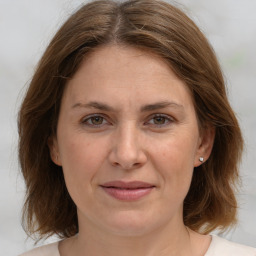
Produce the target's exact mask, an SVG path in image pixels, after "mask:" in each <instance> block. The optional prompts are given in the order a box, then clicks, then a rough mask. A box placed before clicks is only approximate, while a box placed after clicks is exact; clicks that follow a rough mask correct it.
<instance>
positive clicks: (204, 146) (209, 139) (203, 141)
mask: <svg viewBox="0 0 256 256" xmlns="http://www.w3.org/2000/svg"><path fill="white" fill-rule="evenodd" d="M200 132H201V135H200V137H199V141H198V142H199V143H198V148H197V152H196V156H195V160H194V167H198V166H200V165H201V164H202V163H204V162H205V161H207V159H208V158H209V157H210V155H211V152H212V147H213V144H214V139H215V128H214V127H212V126H206V127H205V128H203V129H201V131H200ZM202 158H203V159H202Z"/></svg>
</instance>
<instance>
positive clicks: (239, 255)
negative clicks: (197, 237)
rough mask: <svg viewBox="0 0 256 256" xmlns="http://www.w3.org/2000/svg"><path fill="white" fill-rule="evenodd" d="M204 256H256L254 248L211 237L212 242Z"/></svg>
mask: <svg viewBox="0 0 256 256" xmlns="http://www.w3.org/2000/svg"><path fill="white" fill-rule="evenodd" d="M205 256H256V248H252V247H249V246H245V245H242V244H237V243H233V242H230V241H228V240H226V239H224V238H221V237H218V236H212V242H211V244H210V247H209V249H208V251H207V253H206V254H205Z"/></svg>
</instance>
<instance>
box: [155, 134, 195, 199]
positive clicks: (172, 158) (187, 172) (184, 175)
mask: <svg viewBox="0 0 256 256" xmlns="http://www.w3.org/2000/svg"><path fill="white" fill-rule="evenodd" d="M195 144H196V143H195V141H194V140H193V139H191V138H184V139H180V138H178V136H176V138H175V136H174V137H173V138H170V139H169V140H168V141H165V143H164V144H162V145H161V144H159V145H158V146H157V147H155V148H154V152H152V155H154V157H153V159H154V160H153V163H154V165H155V168H157V169H158V172H159V174H160V175H161V176H162V180H163V182H164V183H165V184H166V185H167V186H166V187H167V188H168V189H170V190H171V191H172V192H175V193H177V192H178V191H179V192H182V194H183V195H185V194H186V193H187V190H188V189H189V187H190V183H191V179H192V175H193V170H194V156H195V151H196V150H195V149H196V147H195Z"/></svg>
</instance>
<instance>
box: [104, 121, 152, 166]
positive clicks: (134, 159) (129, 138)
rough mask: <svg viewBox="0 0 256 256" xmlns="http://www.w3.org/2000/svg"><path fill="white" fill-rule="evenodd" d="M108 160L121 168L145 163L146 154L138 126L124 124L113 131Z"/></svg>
mask: <svg viewBox="0 0 256 256" xmlns="http://www.w3.org/2000/svg"><path fill="white" fill-rule="evenodd" d="M109 161H110V163H111V165H113V166H115V167H119V168H120V169H123V170H132V169H135V168H139V167H141V166H143V165H144V164H145V163H146V161H147V155H146V152H145V151H144V149H143V145H142V143H141V137H140V131H138V128H136V127H134V126H133V125H125V126H123V127H121V128H119V129H118V130H117V131H116V132H115V134H114V136H113V138H112V148H111V152H110V154H109Z"/></svg>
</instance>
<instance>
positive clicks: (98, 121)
mask: <svg viewBox="0 0 256 256" xmlns="http://www.w3.org/2000/svg"><path fill="white" fill-rule="evenodd" d="M102 121H103V118H102V117H100V116H96V117H93V118H92V123H93V124H102Z"/></svg>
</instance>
